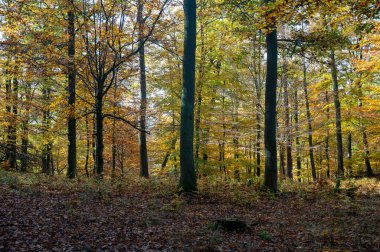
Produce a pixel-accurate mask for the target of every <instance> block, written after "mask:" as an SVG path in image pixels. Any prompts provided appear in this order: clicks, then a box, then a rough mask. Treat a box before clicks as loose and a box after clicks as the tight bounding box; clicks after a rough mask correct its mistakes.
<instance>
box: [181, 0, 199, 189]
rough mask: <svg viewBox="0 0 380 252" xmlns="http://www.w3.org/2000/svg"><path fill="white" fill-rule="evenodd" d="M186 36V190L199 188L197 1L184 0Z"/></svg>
mask: <svg viewBox="0 0 380 252" xmlns="http://www.w3.org/2000/svg"><path fill="white" fill-rule="evenodd" d="M183 8H184V13H185V21H184V22H185V36H184V52H183V70H182V71H183V86H182V101H181V130H180V140H181V142H180V163H181V176H180V186H181V187H182V189H183V190H184V191H185V192H191V191H195V190H196V189H197V183H196V175H195V167H194V156H193V155H194V149H193V142H194V87H195V48H196V1H195V0H184V4H183Z"/></svg>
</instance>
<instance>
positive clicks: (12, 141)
mask: <svg viewBox="0 0 380 252" xmlns="http://www.w3.org/2000/svg"><path fill="white" fill-rule="evenodd" d="M16 72H17V71H16ZM12 84H13V89H12V91H11V96H12V99H11V104H12V112H11V120H10V122H9V123H10V125H9V127H8V146H9V147H8V148H9V159H8V160H9V165H10V168H13V169H16V170H17V114H18V107H17V105H18V79H17V78H16V77H14V78H13V83H12Z"/></svg>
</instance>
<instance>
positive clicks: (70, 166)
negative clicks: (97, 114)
mask: <svg viewBox="0 0 380 252" xmlns="http://www.w3.org/2000/svg"><path fill="white" fill-rule="evenodd" d="M73 9H74V0H70V1H69V11H68V28H67V31H68V35H69V41H68V57H69V60H68V65H67V68H68V69H67V72H68V79H69V85H68V92H69V97H68V103H69V109H70V114H69V118H68V121H67V129H68V134H67V136H68V141H69V146H68V153H67V154H68V156H67V177H69V178H75V177H76V174H77V150H76V148H77V143H76V138H77V132H76V124H77V121H76V118H75V81H76V73H75V71H76V70H75V62H74V57H75V24H74V22H75V20H74V19H75V16H74V11H73Z"/></svg>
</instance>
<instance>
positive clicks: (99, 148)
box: [95, 82, 104, 178]
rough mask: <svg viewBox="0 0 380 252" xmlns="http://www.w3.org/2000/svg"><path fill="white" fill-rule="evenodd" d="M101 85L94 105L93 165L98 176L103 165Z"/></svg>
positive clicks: (102, 84) (101, 174)
mask: <svg viewBox="0 0 380 252" xmlns="http://www.w3.org/2000/svg"><path fill="white" fill-rule="evenodd" d="M103 86H104V83H102V82H99V83H98V90H97V94H96V107H95V123H96V151H95V153H96V155H95V158H96V160H95V167H96V174H97V175H98V177H99V178H103V167H104V157H103V150H104V144H103V119H104V118H103V92H102V90H103Z"/></svg>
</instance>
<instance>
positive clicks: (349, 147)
mask: <svg viewBox="0 0 380 252" xmlns="http://www.w3.org/2000/svg"><path fill="white" fill-rule="evenodd" d="M351 173H352V135H351V132H348V136H347V176H348V177H350V176H351Z"/></svg>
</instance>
